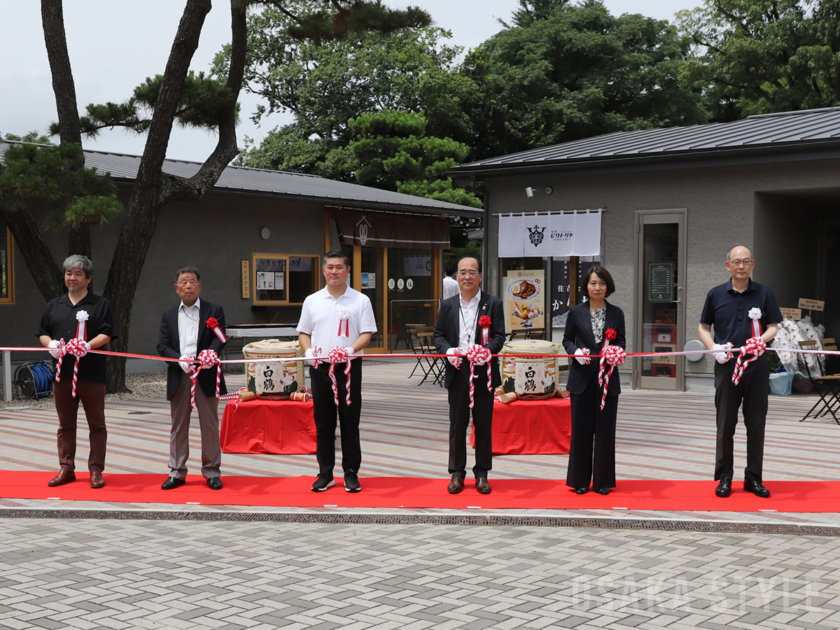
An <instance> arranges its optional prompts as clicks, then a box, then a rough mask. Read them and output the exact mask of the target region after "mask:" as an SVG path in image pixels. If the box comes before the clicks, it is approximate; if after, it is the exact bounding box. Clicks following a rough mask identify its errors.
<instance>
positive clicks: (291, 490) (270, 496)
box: [0, 471, 840, 512]
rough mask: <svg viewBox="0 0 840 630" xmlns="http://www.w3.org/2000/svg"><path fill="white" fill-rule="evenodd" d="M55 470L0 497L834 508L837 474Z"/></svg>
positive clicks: (12, 480)
mask: <svg viewBox="0 0 840 630" xmlns="http://www.w3.org/2000/svg"><path fill="white" fill-rule="evenodd" d="M54 474H55V473H53V472H20V471H0V497H3V498H9V499H60V500H62V501H113V502H120V503H173V504H181V505H183V504H187V503H189V504H193V503H195V504H203V505H271V506H283V507H324V506H330V507H333V506H336V507H353V508H447V509H466V508H476V507H478V508H482V509H485V510H486V509H492V510H496V509H511V508H517V509H532V510H558V509H588V510H591V509H594V510H610V509H622V510H623V509H627V510H658V511H717V512H758V511H763V510H769V511H776V512H838V511H840V481H810V482H793V481H772V480H771V481H768V482H767V487H768V488H769V489H770V491H771V492H772V493H773V496H772V497H771V498H769V499H759V498H758V497H756V496H753V495H752V494H748V493H746V492H744V491H743V489H742V486H741V484H740V483H737V482H736V483H735V484H734V489H733V492H732V496H730V497H729V498H727V499H719V498H717V497H716V496H715V495H714V490H715V486H716V483H715V482H714V481H645V480H619V482H618V487H617V488H616V489H614V490H613V491H612V493H610V494H609V496H606V497H605V496H601V495H599V494H597V493H594V492H589V493H587V494H585V495H583V496H578V495H576V494H574V492H572V491H571V490H570V489H569V488H567V487H566V486H565V485H564V483H563V481H561V480H544V479H539V480H532V479H504V480H500V479H495V480H494V479H493V478H492V477H491V479H490V481H491V483H492V485H493V493H492V494H489V495H486V496H484V495H480V494H478V493H477V492H476V491H475V482H474V481H473V480H471V479H467V487H466V489H465V490H464V491H463V492H462V493H461V494H457V495H450V494H448V493H447V492H446V485H447V483H448V481H449V480H448V479H444V478H441V479H417V478H406V477H374V478H365V477H362V478H361V483H362V492H360V493H358V494H349V493H347V492H345V491H344V487H343V486H342V482H341V479H340V478H337V479H336V485H335V487H333V488H330V489H329V490H327V491H326V492H322V493H315V492H312V491H310V490H309V487H310V486H311V485H312V481H313V478H312V477H222V480H223V481H224V484H225V487H224V488H223V489H222V490H218V491H214V490H210V488H208V487H207V484H206V483H205V482H204V479H203V478H201V477H199V476H190V477H189V478H188V480H187V484H186V485H185V486H182V487H180V488H176V489H175V490H161V489H160V484H161V483H163V481H164V480H165V479H166V476H165V475H117V474H113V475H111V474H108V473H107V472H106V473H105V481H106V483H107V485H106V486H105V487H104V488H101V489H99V490H93V489H92V488H91V487H90V486H89V485H88V475H87V473H78V481H76V482H75V483H70V484H67V485H65V486H61V487H59V488H50V487H48V486H47V481H49V480H50V479H51V478H52V476H53V475H54Z"/></svg>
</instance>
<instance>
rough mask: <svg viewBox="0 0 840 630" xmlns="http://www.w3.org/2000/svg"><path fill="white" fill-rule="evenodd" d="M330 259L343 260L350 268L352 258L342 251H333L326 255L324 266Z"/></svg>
mask: <svg viewBox="0 0 840 630" xmlns="http://www.w3.org/2000/svg"><path fill="white" fill-rule="evenodd" d="M330 258H341V259H342V260H343V261H344V264H345V265H347V266H348V267H349V266H350V257H349V256H348V255H347V254H345V253H344V252H343V251H341V250H340V249H331V250H330V251H328V252H327V253H326V254H324V265H326V264H327V260H329V259H330Z"/></svg>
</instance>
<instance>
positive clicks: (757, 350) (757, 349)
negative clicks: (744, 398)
mask: <svg viewBox="0 0 840 630" xmlns="http://www.w3.org/2000/svg"><path fill="white" fill-rule="evenodd" d="M747 315H748V316H749V318H750V319H751V320H752V331H753V336H752V337H751V338H749V339H747V343H745V344H744V345H743V346H741V354H739V355H738V358H737V359H736V361H735V370H734V371H733V372H732V384H733V385H737V384H738V383H740V382H741V377H742V376H743V375H744V370H746V369H747V366H748V365H749V364H750V363H752V362H753V361H755V360H756V359H757V358H758V357H760V356H761V355H762V354H764V351H765V350H767V344H766V343H765V341H764V339H762V338H761V309H760V308H758V307H753V308H751V309H750V311H749V313H747ZM748 354H749V355H751V356H750V358H749V359H746V360H745V359H744V357H745V356H746V355H748Z"/></svg>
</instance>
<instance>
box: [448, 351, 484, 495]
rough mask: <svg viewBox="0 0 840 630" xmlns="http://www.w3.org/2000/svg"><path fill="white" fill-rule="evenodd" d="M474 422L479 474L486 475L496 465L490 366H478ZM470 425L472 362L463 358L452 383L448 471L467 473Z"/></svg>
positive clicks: (476, 465) (476, 474) (464, 475)
mask: <svg viewBox="0 0 840 630" xmlns="http://www.w3.org/2000/svg"><path fill="white" fill-rule="evenodd" d="M475 371H476V379H475V396H474V399H475V405H474V406H473V409H472V418H473V423H474V424H475V466H473V474H475V476H476V478H478V477H486V476H487V473H488V472H489V471H490V470H492V469H493V404H494V402H495V400H494V396H493V393H494V392H488V391H487V367H486V366H483V365H482V366H476V368H475ZM469 425H470V365H469V363H468V362H467V361H462V362H461V369H460V370H458V371H457V372H456V373H455V378H454V380H453V381H452V384H451V385H450V386H449V474H450V475H454V474H458V475H460V476H461V478H462V479H463V478H465V477H466V476H467V427H469Z"/></svg>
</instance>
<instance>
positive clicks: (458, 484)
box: [446, 473, 464, 494]
mask: <svg viewBox="0 0 840 630" xmlns="http://www.w3.org/2000/svg"><path fill="white" fill-rule="evenodd" d="M463 489H464V480H463V479H461V475H459V474H458V473H455V474H454V475H452V481H450V482H449V485H448V486H446V490H447V492H449V494H458V493H459V492H461V491H462V490H463Z"/></svg>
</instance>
